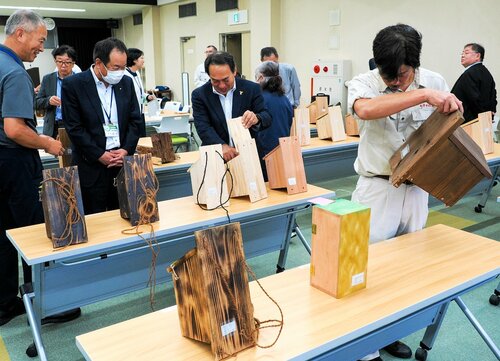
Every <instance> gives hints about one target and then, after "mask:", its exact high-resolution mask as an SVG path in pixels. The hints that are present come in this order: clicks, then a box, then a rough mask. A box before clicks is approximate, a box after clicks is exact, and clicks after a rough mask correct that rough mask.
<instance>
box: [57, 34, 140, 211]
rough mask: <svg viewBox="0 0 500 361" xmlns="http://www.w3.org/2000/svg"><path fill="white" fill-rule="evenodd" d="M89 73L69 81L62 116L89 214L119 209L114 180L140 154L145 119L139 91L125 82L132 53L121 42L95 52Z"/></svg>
mask: <svg viewBox="0 0 500 361" xmlns="http://www.w3.org/2000/svg"><path fill="white" fill-rule="evenodd" d="M93 58H94V64H93V65H92V66H91V67H90V69H89V70H87V71H84V72H82V73H79V74H75V75H73V76H72V77H69V78H67V79H65V81H64V82H63V85H62V92H61V95H62V108H63V109H62V110H63V114H64V122H65V126H66V130H67V132H68V135H69V137H70V139H71V142H72V150H73V152H72V156H73V164H74V165H77V166H78V172H79V176H80V184H81V188H82V199H83V206H84V210H85V214H91V213H97V212H103V211H107V210H111V209H116V208H118V195H117V193H116V188H115V187H114V186H113V179H114V178H115V177H116V175H117V174H118V172H119V170H120V168H121V166H122V165H123V157H124V156H126V155H132V154H134V152H135V148H136V146H137V142H138V140H139V129H140V124H141V114H140V110H139V104H138V102H137V98H136V96H135V91H134V85H133V83H132V80H131V79H130V78H129V77H124V76H123V75H124V71H125V66H126V65H127V47H126V46H125V44H124V43H123V42H122V41H120V40H118V39H116V38H107V39H104V40H101V41H99V42H97V43H96V44H95V46H94V54H93Z"/></svg>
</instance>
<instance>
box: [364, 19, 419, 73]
mask: <svg viewBox="0 0 500 361" xmlns="http://www.w3.org/2000/svg"><path fill="white" fill-rule="evenodd" d="M421 51H422V34H420V33H419V32H418V31H417V30H415V29H414V28H413V27H411V26H410V25H406V24H397V25H391V26H388V27H386V28H384V29H382V30H380V31H379V32H378V34H377V35H376V36H375V39H374V40H373V57H374V59H375V63H376V64H377V67H378V69H379V72H380V75H381V76H382V77H384V78H386V79H389V80H392V79H396V78H397V77H398V72H399V68H400V67H401V65H408V66H411V67H412V68H414V69H417V68H418V67H419V66H420V53H421Z"/></svg>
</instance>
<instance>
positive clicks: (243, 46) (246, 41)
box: [220, 32, 252, 79]
mask: <svg viewBox="0 0 500 361" xmlns="http://www.w3.org/2000/svg"><path fill="white" fill-rule="evenodd" d="M220 44H221V50H223V51H227V52H228V53H230V54H231V55H232V56H233V57H234V62H235V63H236V67H237V71H238V73H240V75H241V76H242V77H243V78H248V79H252V76H251V70H250V51H249V49H250V33H249V32H245V33H230V34H220Z"/></svg>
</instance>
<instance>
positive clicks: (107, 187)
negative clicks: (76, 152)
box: [78, 162, 121, 214]
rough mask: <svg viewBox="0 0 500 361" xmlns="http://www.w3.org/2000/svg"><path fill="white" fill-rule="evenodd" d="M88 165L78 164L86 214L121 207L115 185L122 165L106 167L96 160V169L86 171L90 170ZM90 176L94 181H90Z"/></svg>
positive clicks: (94, 166) (94, 165)
mask: <svg viewBox="0 0 500 361" xmlns="http://www.w3.org/2000/svg"><path fill="white" fill-rule="evenodd" d="M87 167H88V166H84V165H79V166H78V173H79V176H80V185H81V189H82V200H83V209H84V212H85V214H92V213H99V212H105V211H110V210H113V209H117V208H119V204H118V193H117V190H116V187H115V186H114V179H115V178H116V176H117V175H118V172H119V171H120V169H121V167H119V168H117V167H112V168H106V167H105V166H104V165H102V164H101V163H97V162H96V163H94V164H93V165H92V167H93V168H94V169H93V170H92V171H91V172H89V173H86V171H88V168H87ZM90 173H92V175H91V174H90ZM89 176H90V178H91V179H92V181H89V179H88V178H89Z"/></svg>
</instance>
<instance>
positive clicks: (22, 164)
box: [0, 148, 50, 308]
mask: <svg viewBox="0 0 500 361" xmlns="http://www.w3.org/2000/svg"><path fill="white" fill-rule="evenodd" d="M41 181H42V163H41V161H40V156H39V154H38V151H37V150H32V149H27V148H13V149H8V148H0V308H2V306H3V307H5V306H6V305H8V304H9V303H11V302H12V301H13V300H14V299H15V297H16V296H17V292H18V287H19V261H18V254H17V250H16V249H15V248H14V246H13V245H12V243H11V242H10V241H9V239H8V238H7V235H6V233H5V231H6V230H7V229H12V228H18V227H24V226H29V225H32V224H38V223H43V221H44V218H43V208H42V203H41V202H40V199H39V193H38V189H39V188H38V187H39V186H40V183H41ZM47 242H50V240H48V239H47ZM23 273H24V281H25V282H31V269H30V267H29V266H28V265H27V264H26V263H25V262H24V260H23Z"/></svg>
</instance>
